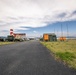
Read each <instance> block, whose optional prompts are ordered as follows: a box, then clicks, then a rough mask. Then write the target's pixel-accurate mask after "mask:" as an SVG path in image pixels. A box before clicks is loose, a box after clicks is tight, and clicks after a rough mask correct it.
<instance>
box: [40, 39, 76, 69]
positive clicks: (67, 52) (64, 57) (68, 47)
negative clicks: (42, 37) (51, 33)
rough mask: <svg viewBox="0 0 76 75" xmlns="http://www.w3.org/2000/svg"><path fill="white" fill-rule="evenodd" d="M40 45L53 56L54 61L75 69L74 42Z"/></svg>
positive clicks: (75, 46) (75, 41)
mask: <svg viewBox="0 0 76 75" xmlns="http://www.w3.org/2000/svg"><path fill="white" fill-rule="evenodd" d="M41 43H42V44H43V45H44V46H46V47H47V48H48V49H49V50H50V51H51V52H52V53H53V54H54V56H55V58H56V60H58V61H63V62H64V64H67V65H68V66H69V67H71V68H74V69H76V40H68V41H64V42H61V41H57V42H41Z"/></svg>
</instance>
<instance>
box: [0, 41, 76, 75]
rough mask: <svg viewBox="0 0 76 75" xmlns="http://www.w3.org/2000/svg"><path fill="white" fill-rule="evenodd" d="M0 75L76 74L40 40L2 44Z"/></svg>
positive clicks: (0, 49) (0, 47)
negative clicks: (59, 60) (55, 57)
mask: <svg viewBox="0 0 76 75" xmlns="http://www.w3.org/2000/svg"><path fill="white" fill-rule="evenodd" d="M0 75H76V70H72V69H69V68H68V67H66V66H64V65H63V64H62V63H59V62H58V61H56V60H54V58H53V57H52V55H51V54H50V52H49V50H48V49H47V48H45V47H44V46H43V45H41V44H40V43H39V41H27V42H20V43H15V44H11V45H4V46H0Z"/></svg>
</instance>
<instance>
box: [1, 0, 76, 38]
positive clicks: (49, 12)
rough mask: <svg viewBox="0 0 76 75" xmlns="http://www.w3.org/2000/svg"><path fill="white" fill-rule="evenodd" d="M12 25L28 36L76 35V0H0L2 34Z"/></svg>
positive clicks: (16, 31) (18, 31)
mask: <svg viewBox="0 0 76 75" xmlns="http://www.w3.org/2000/svg"><path fill="white" fill-rule="evenodd" d="M61 27H62V30H61ZM10 29H13V30H14V33H26V35H27V36H28V37H30V36H34V37H39V36H42V35H43V34H44V33H55V34H56V35H57V36H62V33H63V36H67V35H69V36H76V0H0V36H7V35H9V31H10Z"/></svg>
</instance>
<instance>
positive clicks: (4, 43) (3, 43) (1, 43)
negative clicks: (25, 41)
mask: <svg viewBox="0 0 76 75" xmlns="http://www.w3.org/2000/svg"><path fill="white" fill-rule="evenodd" d="M12 43H14V42H0V46H1V45H6V44H12Z"/></svg>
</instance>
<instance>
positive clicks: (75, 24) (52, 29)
mask: <svg viewBox="0 0 76 75" xmlns="http://www.w3.org/2000/svg"><path fill="white" fill-rule="evenodd" d="M61 25H62V31H63V36H76V21H65V22H56V23H53V24H49V25H47V26H45V27H38V28H30V30H21V32H26V34H27V35H28V36H42V35H43V34H44V33H55V34H56V35H57V36H61V35H62V31H61ZM67 27H68V34H67ZM19 31H20V30H19ZM31 34H32V35H31Z"/></svg>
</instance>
